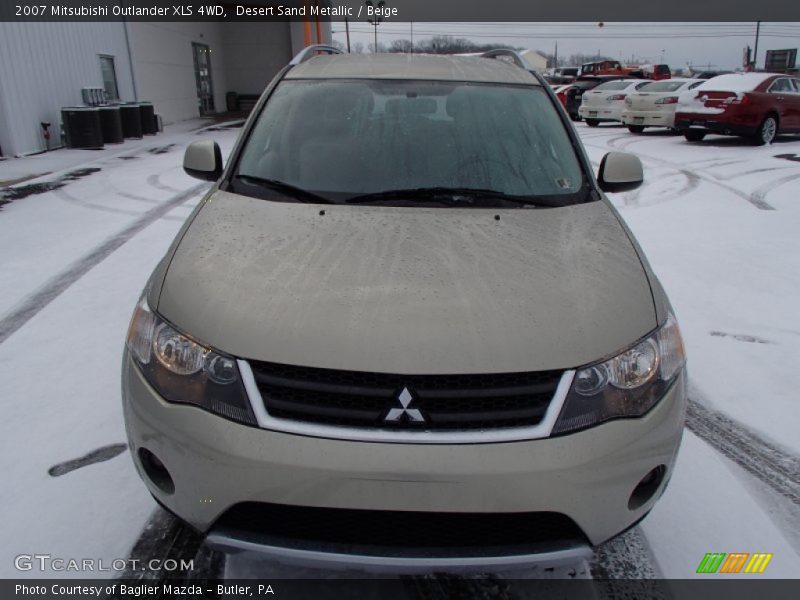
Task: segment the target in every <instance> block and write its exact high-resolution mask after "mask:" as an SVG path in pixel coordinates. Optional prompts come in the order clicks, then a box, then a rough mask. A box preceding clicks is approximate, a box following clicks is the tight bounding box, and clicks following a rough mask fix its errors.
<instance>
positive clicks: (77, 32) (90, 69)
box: [0, 22, 133, 156]
mask: <svg viewBox="0 0 800 600" xmlns="http://www.w3.org/2000/svg"><path fill="white" fill-rule="evenodd" d="M123 27H124V26H123V24H122V23H120V22H100V23H10V22H2V23H0V111H2V113H0V125H3V128H2V130H0V145H2V148H3V152H4V154H5V155H6V156H12V155H14V154H24V153H28V152H35V151H37V150H42V149H43V148H44V141H43V139H42V134H41V127H40V125H39V123H40V122H41V121H49V122H50V123H51V128H50V131H51V136H52V137H51V142H50V143H51V146H52V145H59V144H60V138H59V136H60V128H61V110H60V109H61V107H62V106H74V105H80V104H82V102H83V101H82V98H81V88H82V87H86V86H98V87H102V84H103V79H102V76H101V73H100V60H99V59H98V56H97V55H98V54H108V55H111V56H113V57H114V66H115V69H116V74H117V86H118V88H119V93H120V97H121V98H122V99H123V100H133V84H132V81H131V73H130V67H129V63H128V51H127V46H126V44H125V31H124V28H123ZM3 114H4V115H5V119H3Z"/></svg>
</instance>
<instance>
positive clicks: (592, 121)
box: [586, 119, 600, 127]
mask: <svg viewBox="0 0 800 600" xmlns="http://www.w3.org/2000/svg"><path fill="white" fill-rule="evenodd" d="M586 124H587V125H588V126H589V127H597V126H598V125H599V124H600V121H598V120H597V119H586Z"/></svg>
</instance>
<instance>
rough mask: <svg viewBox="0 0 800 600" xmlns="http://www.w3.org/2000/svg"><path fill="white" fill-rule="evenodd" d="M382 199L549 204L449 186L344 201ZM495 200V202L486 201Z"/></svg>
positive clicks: (479, 204) (455, 203) (348, 202)
mask: <svg viewBox="0 0 800 600" xmlns="http://www.w3.org/2000/svg"><path fill="white" fill-rule="evenodd" d="M384 200H418V201H423V202H425V201H427V202H437V203H442V204H450V205H458V206H464V205H467V206H473V207H480V206H482V205H483V206H485V205H487V204H489V205H490V206H491V207H492V208H496V207H497V206H498V205H501V204H503V203H511V204H522V205H525V206H549V205H548V204H544V203H537V202H536V201H533V200H531V199H529V197H527V196H511V195H509V194H506V193H503V192H498V191H497V190H489V189H480V188H451V187H427V188H409V189H403V190H385V191H383V192H375V193H372V194H362V195H361V196H353V197H352V198H349V199H348V200H347V201H346V202H347V204H362V203H368V202H381V201H384ZM487 200H495V201H497V202H494V203H492V202H488V203H487V202H486V201H487Z"/></svg>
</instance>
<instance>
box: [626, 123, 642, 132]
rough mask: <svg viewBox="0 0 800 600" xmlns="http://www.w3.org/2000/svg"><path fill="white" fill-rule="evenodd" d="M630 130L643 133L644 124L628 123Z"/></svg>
mask: <svg viewBox="0 0 800 600" xmlns="http://www.w3.org/2000/svg"><path fill="white" fill-rule="evenodd" d="M628 131H630V132H631V133H642V132H643V131H644V125H628Z"/></svg>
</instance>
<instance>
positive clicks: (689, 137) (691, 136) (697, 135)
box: [683, 129, 706, 142]
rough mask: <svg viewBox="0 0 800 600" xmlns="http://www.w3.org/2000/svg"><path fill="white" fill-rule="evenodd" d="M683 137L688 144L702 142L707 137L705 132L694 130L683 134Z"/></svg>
mask: <svg viewBox="0 0 800 600" xmlns="http://www.w3.org/2000/svg"><path fill="white" fill-rule="evenodd" d="M683 137H685V138H686V141H687V142H702V141H703V138H704V137H706V132H705V131H694V130H692V129H690V130H688V131H684V132H683Z"/></svg>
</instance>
